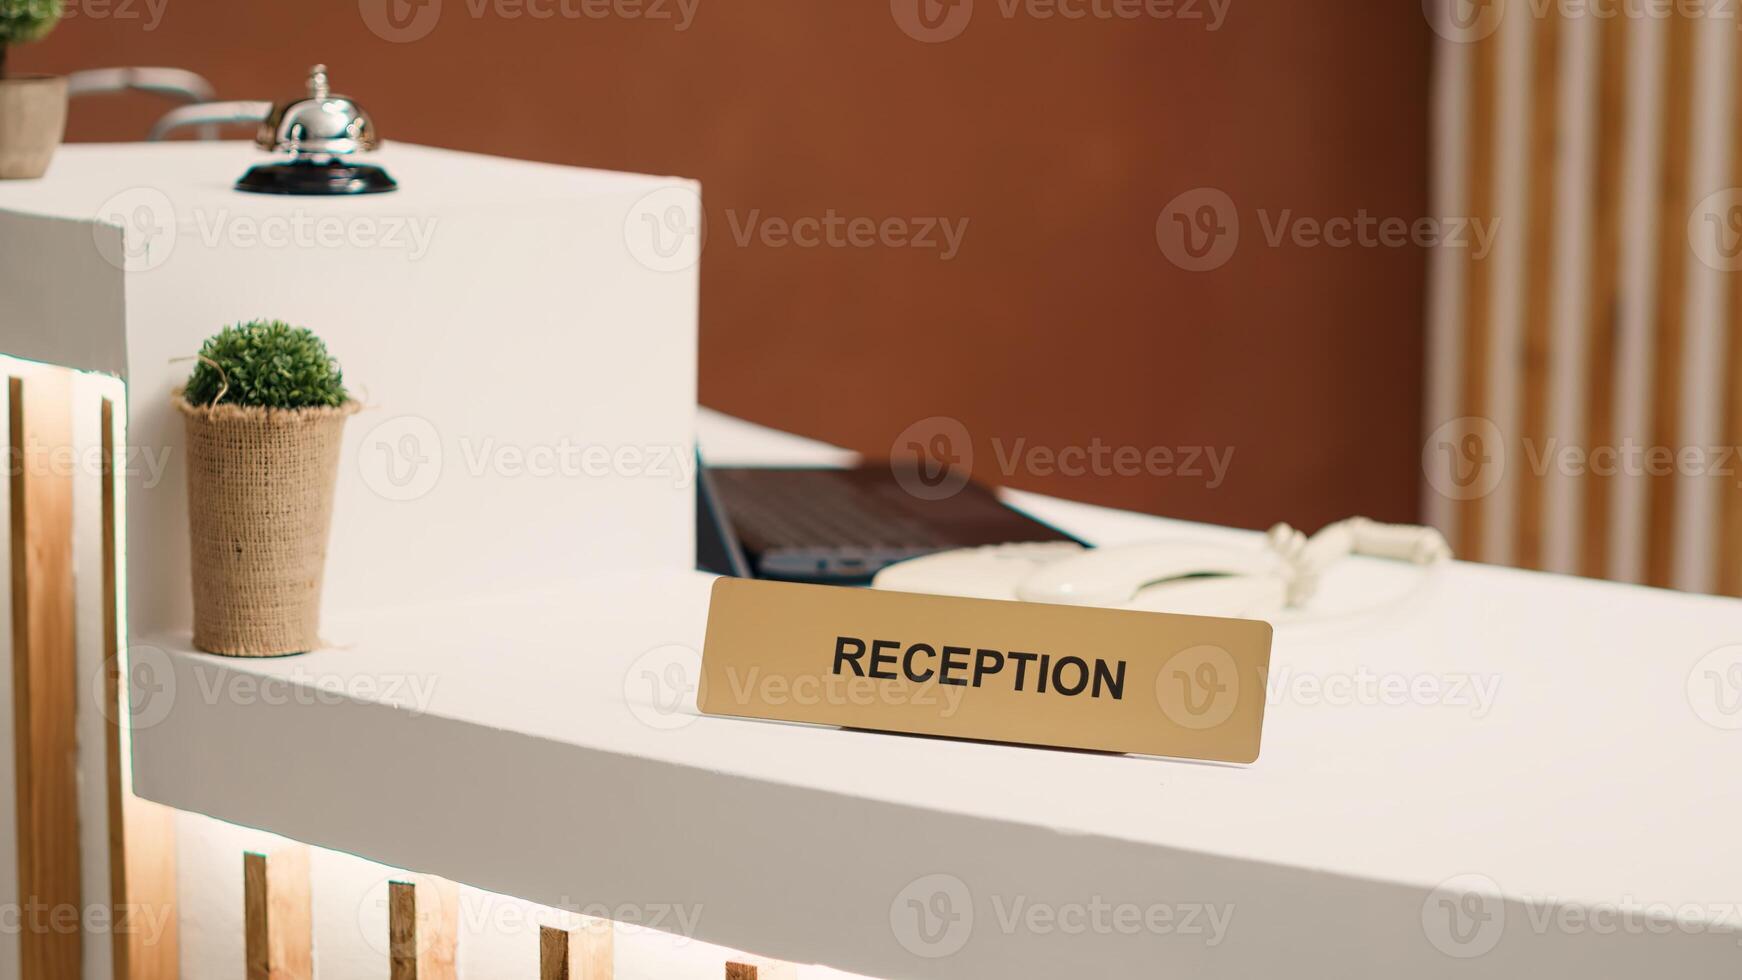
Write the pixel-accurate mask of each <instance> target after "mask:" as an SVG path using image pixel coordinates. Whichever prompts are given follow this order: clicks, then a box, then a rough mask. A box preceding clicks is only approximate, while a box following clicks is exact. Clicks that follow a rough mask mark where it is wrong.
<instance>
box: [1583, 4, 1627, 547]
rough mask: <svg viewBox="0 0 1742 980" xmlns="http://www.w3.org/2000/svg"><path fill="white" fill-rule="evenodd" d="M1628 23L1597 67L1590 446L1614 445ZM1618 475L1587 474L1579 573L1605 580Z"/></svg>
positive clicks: (1607, 37) (1609, 33)
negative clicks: (1610, 511) (1615, 482)
mask: <svg viewBox="0 0 1742 980" xmlns="http://www.w3.org/2000/svg"><path fill="white" fill-rule="evenodd" d="M1629 23H1630V19H1629V18H1626V17H1606V18H1601V19H1599V21H1598V28H1597V29H1598V30H1599V31H1601V32H1602V38H1601V44H1600V51H1599V54H1598V59H1599V60H1598V65H1597V76H1598V83H1597V107H1596V116H1595V125H1596V127H1597V138H1596V159H1595V161H1594V166H1593V174H1592V181H1591V202H1590V207H1591V275H1590V281H1589V286H1588V288H1589V290H1590V293H1589V296H1588V307H1587V311H1586V317H1587V325H1586V330H1587V334H1588V345H1587V350H1586V355H1585V356H1586V364H1585V446H1586V448H1587V450H1595V449H1597V448H1598V447H1603V446H1613V445H1615V376H1616V374H1615V372H1616V363H1615V352H1616V349H1617V347H1618V346H1619V333H1620V330H1621V201H1622V177H1623V168H1622V160H1623V156H1624V154H1625V153H1626V147H1627V144H1626V128H1625V127H1626V123H1627V118H1626V117H1627V76H1628V71H1629V61H1630V59H1629V57H1628V51H1627V45H1628V25H1629ZM1614 479H1615V477H1614V475H1613V474H1608V473H1599V472H1597V471H1596V470H1594V469H1588V470H1586V472H1585V474H1584V477H1583V479H1582V483H1583V485H1584V514H1583V519H1582V523H1583V527H1582V528H1581V534H1580V535H1579V537H1580V548H1579V571H1580V572H1582V573H1583V574H1585V575H1587V576H1589V577H1591V578H1606V577H1607V576H1608V574H1609V557H1610V554H1611V553H1612V548H1611V542H1610V539H1609V532H1610V528H1611V526H1612V523H1613V522H1612V521H1611V520H1610V514H1609V510H1610V502H1611V501H1612V500H1613V499H1614Z"/></svg>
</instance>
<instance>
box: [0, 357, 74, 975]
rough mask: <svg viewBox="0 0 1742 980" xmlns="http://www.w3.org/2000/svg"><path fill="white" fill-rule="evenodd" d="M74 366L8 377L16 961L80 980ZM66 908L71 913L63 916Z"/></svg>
mask: <svg viewBox="0 0 1742 980" xmlns="http://www.w3.org/2000/svg"><path fill="white" fill-rule="evenodd" d="M71 389H72V385H71V376H70V375H67V374H65V373H62V372H52V371H43V372H39V373H36V374H33V375H31V377H30V378H29V380H28V381H25V380H23V379H19V378H13V379H11V395H12V412H11V419H10V425H9V430H10V435H11V442H10V448H11V452H12V459H11V461H10V462H11V488H12V506H11V518H12V677H13V702H14V703H13V712H14V715H13V717H14V731H13V739H14V742H13V745H14V751H15V753H16V758H17V781H18V896H19V901H20V903H21V904H22V906H23V908H24V909H25V912H24V915H23V918H22V920H21V922H20V926H21V929H22V932H21V934H20V937H19V939H20V958H21V960H22V963H21V965H20V966H21V972H22V975H23V976H25V977H29V978H31V980H81V977H80V974H81V971H82V969H83V950H82V947H81V942H82V938H81V936H80V933H79V923H80V922H81V921H82V918H83V902H82V897H81V894H80V862H79V796H78V768H77V767H78V741H77V733H76V730H75V728H74V724H75V717H76V711H77V705H78V697H77V693H76V692H77V684H78V681H77V673H78V670H77V666H76V661H75V659H74V658H75V647H74V636H73V525H72V519H73V481H72V474H71V473H70V472H68V471H67V469H66V468H64V467H56V466H53V465H50V459H49V452H50V451H51V450H53V449H54V447H62V446H65V447H70V446H71V445H72V401H71ZM69 912H70V913H71V917H72V918H71V922H70V923H69V922H68V921H67V919H66V918H65V916H66V915H67V914H68V913H69Z"/></svg>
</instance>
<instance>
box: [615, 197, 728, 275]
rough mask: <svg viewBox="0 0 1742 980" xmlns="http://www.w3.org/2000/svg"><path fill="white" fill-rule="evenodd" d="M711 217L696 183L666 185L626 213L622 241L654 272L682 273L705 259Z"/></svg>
mask: <svg viewBox="0 0 1742 980" xmlns="http://www.w3.org/2000/svg"><path fill="white" fill-rule="evenodd" d="M707 243H708V218H707V213H706V212H705V211H703V210H702V195H701V193H700V192H699V191H697V190H696V188H695V185H693V184H667V185H665V186H663V187H660V188H658V189H656V190H652V191H648V192H647V193H646V194H643V195H642V196H641V197H640V198H639V199H638V200H636V202H635V203H634V204H633V205H632V206H630V208H629V211H628V213H626V214H625V215H624V216H623V244H624V245H625V246H626V247H627V248H628V249H629V254H630V255H632V256H634V257H635V261H637V262H639V263H641V264H642V265H643V266H646V267H647V268H649V269H652V270H653V271H654V272H681V271H683V270H685V269H692V268H694V267H695V265H696V263H697V262H700V261H701V260H702V249H703V248H704V247H705V246H706V245H707Z"/></svg>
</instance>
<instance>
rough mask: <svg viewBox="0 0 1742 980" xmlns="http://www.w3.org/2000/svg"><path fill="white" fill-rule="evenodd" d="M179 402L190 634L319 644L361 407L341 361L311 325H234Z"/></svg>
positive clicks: (269, 647) (207, 644) (288, 647)
mask: <svg viewBox="0 0 1742 980" xmlns="http://www.w3.org/2000/svg"><path fill="white" fill-rule="evenodd" d="M174 403H175V407H176V408H177V409H178V410H179V411H180V412H181V413H182V415H183V417H184V419H185V421H186V424H187V460H188V528H189V533H190V545H191V557H192V565H193V588H194V646H196V647H198V648H199V649H201V650H204V651H206V652H207V653H219V654H225V655H229V656H237V657H273V656H281V655H283V654H289V653H303V652H305V651H308V650H312V649H314V648H315V647H318V646H320V612H321V582H322V579H323V578H324V574H325V569H326V561H327V538H328V532H329V529H330V528H331V525H332V513H333V486H334V483H335V481H336V479H337V476H338V469H339V443H340V439H341V438H342V436H343V434H344V428H345V419H346V418H348V417H349V416H350V415H351V414H352V413H354V412H356V411H357V409H358V407H359V406H358V404H357V403H356V402H355V401H353V400H351V398H350V396H349V395H347V394H346V392H345V381H344V375H343V374H342V373H341V371H340V370H339V364H338V362H337V361H335V360H334V359H333V357H332V355H330V354H328V353H327V345H326V344H325V343H323V342H322V341H321V339H320V338H319V337H316V336H315V335H314V334H313V333H312V332H310V331H309V330H308V329H306V328H304V327H293V326H291V325H290V324H288V323H284V322H281V321H278V320H256V321H253V322H250V323H243V324H238V325H235V326H228V327H225V328H224V329H223V330H220V331H219V332H218V333H217V334H215V335H214V336H212V337H211V338H210V339H208V340H207V341H206V342H205V344H204V346H202V347H201V348H200V353H199V363H198V365H197V366H195V368H194V371H193V374H192V375H191V376H190V377H189V378H188V382H187V385H186V387H184V388H183V389H181V390H180V391H178V392H176V393H175V396H174Z"/></svg>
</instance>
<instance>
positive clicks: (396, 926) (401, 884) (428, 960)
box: [387, 875, 460, 980]
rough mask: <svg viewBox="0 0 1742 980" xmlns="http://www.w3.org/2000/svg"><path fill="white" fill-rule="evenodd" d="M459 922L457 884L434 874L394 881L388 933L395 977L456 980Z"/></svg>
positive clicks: (390, 886) (391, 973) (389, 896)
mask: <svg viewBox="0 0 1742 980" xmlns="http://www.w3.org/2000/svg"><path fill="white" fill-rule="evenodd" d="M459 926H460V889H459V886H458V885H455V884H454V883H453V882H451V881H446V880H443V879H441V878H436V877H433V876H430V875H416V876H414V877H413V878H412V879H411V880H409V881H394V882H389V883H388V885H387V935H388V964H389V976H390V977H391V980H455V965H454V964H455V960H456V955H455V954H456V953H457V952H458V945H459Z"/></svg>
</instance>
